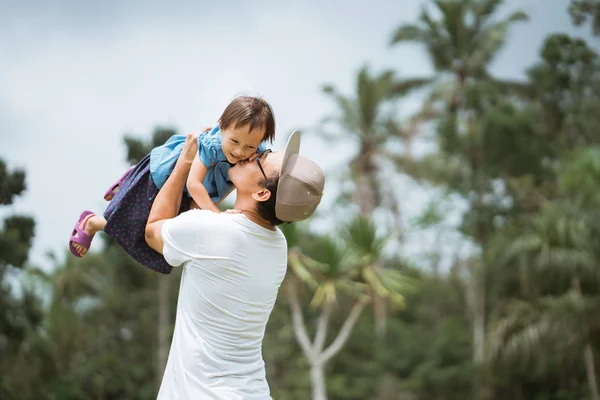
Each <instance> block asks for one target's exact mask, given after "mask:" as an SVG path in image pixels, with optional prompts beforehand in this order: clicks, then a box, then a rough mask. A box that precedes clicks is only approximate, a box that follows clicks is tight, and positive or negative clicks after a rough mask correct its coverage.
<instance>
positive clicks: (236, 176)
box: [229, 152, 283, 194]
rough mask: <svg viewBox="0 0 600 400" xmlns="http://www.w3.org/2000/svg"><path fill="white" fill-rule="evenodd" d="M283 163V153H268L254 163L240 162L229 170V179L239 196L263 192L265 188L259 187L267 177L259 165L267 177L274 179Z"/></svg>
mask: <svg viewBox="0 0 600 400" xmlns="http://www.w3.org/2000/svg"><path fill="white" fill-rule="evenodd" d="M282 161H283V152H273V153H270V152H267V153H264V154H263V155H262V156H260V157H258V158H256V159H255V160H254V161H240V162H239V163H237V164H236V165H235V166H233V167H231V168H230V169H229V179H231V182H232V183H233V184H234V185H235V187H236V189H237V191H238V194H240V193H254V192H257V191H260V190H263V189H264V188H263V187H262V186H260V185H259V182H261V181H263V180H264V179H265V177H264V176H263V174H262V172H261V170H260V168H259V166H258V164H259V163H260V166H261V167H262V169H263V171H264V172H265V175H266V176H267V177H272V176H275V175H277V174H278V173H279V168H280V167H281V162H282Z"/></svg>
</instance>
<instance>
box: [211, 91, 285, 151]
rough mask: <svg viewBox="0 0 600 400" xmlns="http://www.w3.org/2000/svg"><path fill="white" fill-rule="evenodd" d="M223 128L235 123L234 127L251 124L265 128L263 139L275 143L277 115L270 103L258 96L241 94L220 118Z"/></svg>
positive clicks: (251, 127) (251, 126)
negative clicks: (274, 114) (274, 113)
mask: <svg viewBox="0 0 600 400" xmlns="http://www.w3.org/2000/svg"><path fill="white" fill-rule="evenodd" d="M219 123H220V125H221V129H227V128H229V127H230V126H231V125H232V124H234V123H235V126H234V128H236V129H237V128H241V127H244V126H246V125H249V126H250V131H252V130H253V129H254V128H258V129H264V130H265V135H264V136H263V138H262V141H268V142H269V143H273V139H274V138H275V117H274V116H273V109H271V106H270V105H269V103H267V102H266V101H265V100H263V99H260V98H258V97H250V96H239V97H236V98H235V99H233V101H232V102H231V103H229V105H228V106H227V107H226V108H225V111H223V114H222V115H221V118H219Z"/></svg>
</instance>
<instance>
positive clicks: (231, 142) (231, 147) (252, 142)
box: [221, 123, 265, 164]
mask: <svg viewBox="0 0 600 400" xmlns="http://www.w3.org/2000/svg"><path fill="white" fill-rule="evenodd" d="M264 134H265V130H264V128H254V129H253V130H252V131H250V125H245V126H242V127H239V128H235V123H232V124H231V125H230V126H228V127H227V129H223V130H221V135H222V136H223V139H222V145H221V147H222V149H223V153H225V157H227V161H229V162H230V163H232V164H237V163H238V162H240V161H242V160H246V159H248V157H250V156H251V155H252V154H254V153H256V149H257V148H258V145H259V144H260V142H261V141H262V138H263V137H264Z"/></svg>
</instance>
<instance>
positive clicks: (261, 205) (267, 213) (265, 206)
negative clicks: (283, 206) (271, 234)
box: [256, 174, 283, 225]
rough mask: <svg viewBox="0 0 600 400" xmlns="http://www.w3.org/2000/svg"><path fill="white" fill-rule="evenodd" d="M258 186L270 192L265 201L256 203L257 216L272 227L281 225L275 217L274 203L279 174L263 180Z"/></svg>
mask: <svg viewBox="0 0 600 400" xmlns="http://www.w3.org/2000/svg"><path fill="white" fill-rule="evenodd" d="M260 185H261V186H262V187H264V188H265V189H267V190H268V191H269V192H271V197H269V199H268V200H265V201H257V202H256V212H257V213H258V215H259V216H260V217H261V218H262V219H264V220H266V221H268V222H269V223H270V224H272V225H281V224H283V221H282V220H280V219H279V218H277V217H276V216H275V202H276V200H277V186H278V185H279V174H277V176H275V177H269V178H267V179H263V180H262V181H261V182H260Z"/></svg>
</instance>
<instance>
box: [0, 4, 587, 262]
mask: <svg viewBox="0 0 600 400" xmlns="http://www.w3.org/2000/svg"><path fill="white" fill-rule="evenodd" d="M423 4H424V2H423V1H419V0H404V1H399V0H394V1H392V0H369V1H363V0H360V1H339V0H335V1H333V0H332V1H314V0H308V1H301V2H300V1H288V2H286V1H266V0H254V1H223V2H205V1H200V0H198V1H177V2H167V1H151V0H127V1H117V0H105V1H101V2H98V1H96V2H87V1H78V0H63V1H61V0H54V1H49V0H48V1H41V0H40V1H20V2H13V1H8V0H0V157H1V158H3V159H4V160H6V161H7V162H8V164H9V166H11V167H16V166H19V167H24V168H25V169H26V170H27V184H28V190H27V193H26V194H25V195H24V196H23V197H21V198H19V199H18V201H17V203H16V204H15V205H14V206H12V207H10V208H9V209H8V210H7V209H4V210H2V211H1V213H2V214H3V215H5V214H6V213H7V212H11V213H12V212H15V211H18V212H24V213H28V214H31V215H33V216H34V217H35V219H36V222H37V227H36V238H35V244H34V249H33V252H32V257H31V260H32V262H33V263H34V264H37V265H42V266H45V265H48V261H47V260H46V259H45V257H44V253H45V252H46V251H54V252H56V253H58V255H59V258H62V256H63V254H64V251H65V249H66V248H67V245H68V237H69V234H70V232H71V230H72V228H73V225H74V224H75V221H76V219H77V217H78V216H79V214H80V212H81V211H82V210H84V209H91V210H93V211H95V212H102V211H103V210H104V208H105V206H106V203H105V202H104V201H103V199H102V195H103V193H104V191H105V190H106V188H107V187H108V186H109V185H110V184H111V183H112V182H113V181H114V180H115V179H116V178H118V177H119V176H120V174H121V173H122V172H123V170H124V168H125V167H126V163H125V160H124V157H125V149H124V145H123V141H122V137H123V134H124V133H136V134H140V135H148V133H149V132H151V131H152V129H153V128H154V127H155V126H156V125H172V126H174V127H175V128H177V129H178V130H179V131H180V132H181V133H186V132H192V131H197V130H198V129H200V128H201V127H202V126H205V125H210V124H214V123H215V122H216V120H217V118H218V117H219V115H220V113H221V112H222V110H223V109H224V107H225V106H226V105H227V103H228V102H229V101H230V100H231V99H232V98H233V97H234V96H235V95H237V94H250V95H260V96H263V97H264V98H265V99H266V100H268V101H269V102H270V103H271V105H272V106H273V108H274V110H275V115H276V120H277V126H278V129H277V135H278V140H277V141H276V143H275V146H274V147H275V148H276V149H281V147H282V145H283V143H284V142H285V139H286V137H287V135H288V134H289V132H290V131H291V130H293V129H294V128H303V127H307V126H314V125H315V124H316V123H317V122H318V121H319V120H320V119H321V118H322V117H323V116H325V115H326V114H327V113H329V112H330V111H331V109H332V105H331V104H330V102H329V101H328V99H327V98H325V97H324V96H323V95H322V94H321V91H320V87H321V85H322V84H325V83H333V84H334V85H336V86H337V87H338V88H340V89H341V90H342V91H345V92H347V93H350V91H351V90H352V87H353V83H354V76H355V74H356V71H357V70H358V69H359V68H360V67H361V66H362V65H363V64H364V63H369V64H370V65H371V66H372V68H373V70H374V71H377V70H379V69H382V68H394V69H396V70H397V71H398V73H399V75H400V76H405V77H410V76H419V75H420V76H423V75H428V74H429V73H430V72H431V67H430V65H429V62H428V59H427V57H426V55H425V54H424V52H423V51H422V49H420V48H418V47H416V46H412V45H404V46H401V47H394V48H390V47H389V46H388V42H389V38H390V35H391V32H392V31H393V30H394V28H395V27H397V26H398V25H400V24H403V23H407V22H411V21H414V20H415V19H416V18H417V16H418V13H419V9H420V7H421V6H422V5H423ZM567 5H568V1H567V0H521V1H519V0H512V1H507V2H506V5H505V6H504V7H503V9H502V13H506V12H508V11H511V10H513V9H515V7H519V6H520V7H522V9H524V10H525V11H527V12H528V13H529V14H530V16H531V17H532V18H531V21H529V22H528V23H524V24H518V25H517V26H515V27H514V29H512V30H511V33H510V37H509V45H508V46H507V47H506V49H505V50H504V51H502V53H501V54H500V55H499V57H498V59H497V60H496V62H495V63H494V65H493V68H492V71H493V72H494V73H495V74H496V75H497V76H502V77H510V78H520V77H523V71H524V69H525V68H526V67H528V66H530V65H531V64H532V63H534V62H535V60H536V59H537V52H538V49H539V46H540V45H541V43H542V41H543V39H544V37H545V36H546V35H547V34H548V33H551V32H557V31H562V32H570V33H575V34H580V35H583V36H584V37H586V38H589V37H590V36H589V35H588V31H589V29H583V30H574V29H573V28H572V27H571V23H570V20H569V17H568V14H567V12H566V9H567ZM413 103H415V102H414V101H413ZM414 105H415V104H413V106H414ZM406 107H408V108H410V107H411V103H410V101H408V104H407V105H406ZM344 149H345V150H344V151H335V152H333V151H331V149H329V148H325V147H324V146H323V145H322V144H321V143H320V142H319V141H318V140H316V139H310V138H308V137H307V136H306V135H305V136H304V137H303V145H302V152H303V153H305V154H307V155H309V156H310V157H312V158H314V159H316V160H317V161H318V162H320V163H321V164H322V165H323V166H324V169H326V170H329V169H331V168H334V167H335V165H337V164H339V163H340V162H343V160H344V159H345V157H347V156H348V154H349V153H350V151H351V148H350V147H348V146H346V147H345V148H344ZM329 188H330V190H328V191H327V193H326V198H325V200H324V204H330V203H331V200H332V198H333V197H335V193H333V192H334V190H331V187H329ZM409 192H410V191H409ZM411 193H412V192H411ZM421 200H422V199H421V198H420V197H419V196H417V197H415V196H413V197H411V196H410V193H407V194H406V195H405V196H404V198H403V202H404V204H403V206H404V207H405V208H406V209H412V210H414V209H416V208H418V205H419V204H420V203H421ZM411 207H412V208H411ZM98 245H99V242H95V243H93V244H92V250H93V249H96V250H97V249H98V248H99V246H98Z"/></svg>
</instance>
